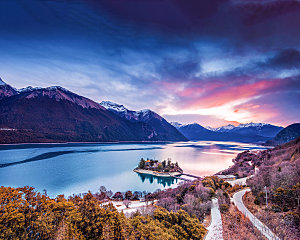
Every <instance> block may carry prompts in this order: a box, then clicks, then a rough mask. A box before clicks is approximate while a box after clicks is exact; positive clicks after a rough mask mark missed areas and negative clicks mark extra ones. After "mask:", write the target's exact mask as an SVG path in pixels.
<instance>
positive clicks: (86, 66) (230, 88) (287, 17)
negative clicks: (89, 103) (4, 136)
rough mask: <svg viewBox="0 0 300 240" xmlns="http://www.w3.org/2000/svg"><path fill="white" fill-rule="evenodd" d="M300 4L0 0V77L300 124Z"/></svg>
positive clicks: (207, 115) (161, 106)
mask: <svg viewBox="0 0 300 240" xmlns="http://www.w3.org/2000/svg"><path fill="white" fill-rule="evenodd" d="M299 23H300V1H298V0H207V1H206V0H201V1H200V0H189V1H182V0H126V1H124V0H113V1H112V0H101V1H99V0H1V1H0V77H1V78H2V79H3V80H4V81H5V82H6V83H8V84H10V85H12V86H14V87H16V88H23V87H26V86H29V85H30V86H34V87H36V86H39V87H47V86H56V85H60V86H62V87H65V88H67V89H69V90H70V91H73V92H76V93H77V94H79V95H83V96H86V97H88V98H90V99H92V100H94V101H96V102H101V101H103V100H110V101H113V102H116V103H119V104H123V105H125V106H126V107H127V108H129V109H133V110H139V109H144V108H149V109H152V110H153V111H156V112H157V113H159V114H160V115H162V116H163V117H165V118H166V119H167V120H168V121H178V122H181V123H192V122H198V123H199V124H201V125H203V126H212V127H218V126H221V125H226V124H229V123H232V124H238V123H247V122H266V123H271V124H275V125H281V126H287V125H289V124H291V123H294V122H299V120H300V111H299V105H300V104H299V103H300V27H299Z"/></svg>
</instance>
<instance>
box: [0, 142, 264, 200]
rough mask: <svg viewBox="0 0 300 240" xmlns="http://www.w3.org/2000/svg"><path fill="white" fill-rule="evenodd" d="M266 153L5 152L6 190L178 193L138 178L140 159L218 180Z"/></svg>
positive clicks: (166, 183) (47, 147)
mask: <svg viewBox="0 0 300 240" xmlns="http://www.w3.org/2000/svg"><path fill="white" fill-rule="evenodd" d="M260 149H264V148H263V147H261V146H258V145H252V144H245V143H236V142H211V141H199V142H191V141H190V142H176V143H110V144H90V143H68V144H20V145H1V146H0V185H1V186H12V187H19V186H25V185H29V186H33V187H34V188H36V189H37V190H38V191H42V190H44V189H46V190H47V193H48V195H50V196H52V197H54V196H56V195H58V194H65V195H66V196H69V195H72V194H73V193H76V194H77V193H85V192H87V191H89V190H90V191H92V192H96V191H97V190H98V189H99V187H100V186H102V185H103V186H105V187H106V188H107V189H108V190H112V191H113V192H116V191H121V192H124V191H126V190H132V191H135V190H139V191H151V192H152V191H155V190H156V189H164V188H169V187H175V186H176V185H177V184H178V183H179V182H180V180H176V179H161V178H154V177H151V176H149V175H143V176H141V175H138V174H137V173H135V172H133V171H132V170H133V169H134V168H135V167H136V166H137V164H138V162H139V160H140V158H142V157H143V158H154V159H158V160H164V159H167V158H171V159H172V161H174V162H175V161H177V162H178V163H179V166H180V167H181V168H182V169H183V170H184V172H185V173H190V174H194V175H197V176H207V175H211V174H214V173H216V172H218V171H220V170H222V169H225V168H227V167H229V166H230V165H232V159H233V158H234V157H235V156H236V154H237V153H239V152H242V151H245V150H260Z"/></svg>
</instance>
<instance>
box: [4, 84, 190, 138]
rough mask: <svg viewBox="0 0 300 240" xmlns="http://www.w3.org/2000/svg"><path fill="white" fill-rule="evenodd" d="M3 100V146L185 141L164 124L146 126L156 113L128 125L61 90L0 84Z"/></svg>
mask: <svg viewBox="0 0 300 240" xmlns="http://www.w3.org/2000/svg"><path fill="white" fill-rule="evenodd" d="M0 96H1V98H0V143H20V142H66V141H74V142H83V141H90V142H102V141H177V140H185V137H184V136H182V134H180V133H179V132H178V131H177V130H176V129H174V128H173V127H172V126H171V125H170V126H171V128H172V129H171V133H170V134H169V133H168V128H167V127H165V125H164V121H163V120H161V122H162V124H161V126H156V127H155V126H154V124H150V123H147V120H146V119H147V116H149V122H152V120H151V119H150V116H152V115H155V114H154V113H150V112H149V114H145V116H143V117H144V119H145V120H144V122H142V121H129V120H127V119H124V118H122V117H120V116H118V115H116V114H115V113H113V112H111V111H109V110H107V109H106V108H104V107H103V106H101V105H100V104H99V103H96V102H94V101H92V100H90V99H88V98H85V97H82V96H79V95H77V94H75V93H73V92H70V91H68V90H67V89H64V88H62V87H59V86H54V87H48V88H32V87H28V88H24V89H20V90H16V89H14V88H12V87H11V86H9V85H8V84H6V83H4V82H3V81H2V80H1V82H0ZM142 115H143V114H141V117H142ZM146 115H147V116H146ZM157 116H158V115H157ZM157 124H158V123H157ZM160 128H163V129H164V130H165V132H163V133H162V131H161V129H160ZM173 130H175V131H173ZM176 133H177V134H176Z"/></svg>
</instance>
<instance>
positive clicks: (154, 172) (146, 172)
mask: <svg viewBox="0 0 300 240" xmlns="http://www.w3.org/2000/svg"><path fill="white" fill-rule="evenodd" d="M133 171H134V172H136V173H142V174H149V175H152V176H156V177H177V176H180V175H182V173H180V172H168V173H165V172H156V171H152V170H146V169H133Z"/></svg>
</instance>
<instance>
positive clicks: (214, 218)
mask: <svg viewBox="0 0 300 240" xmlns="http://www.w3.org/2000/svg"><path fill="white" fill-rule="evenodd" d="M207 229H208V233H207V234H206V236H205V240H223V227H222V218H221V213H220V209H219V204H218V199H217V198H214V199H212V205H211V223H210V226H209V227H208V228H207Z"/></svg>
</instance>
